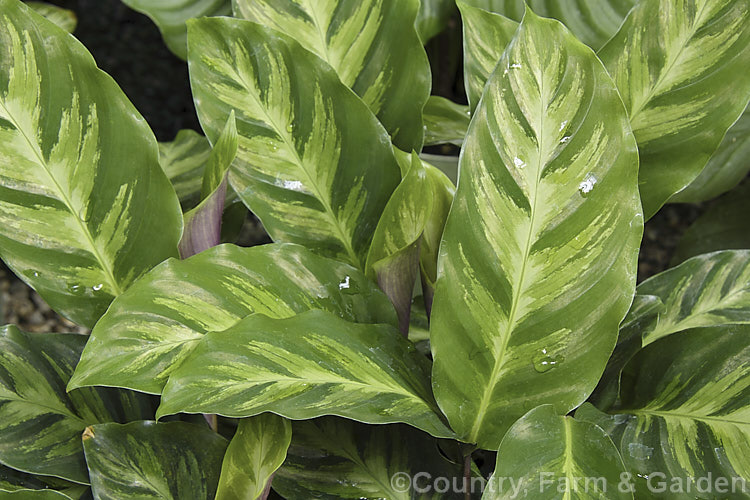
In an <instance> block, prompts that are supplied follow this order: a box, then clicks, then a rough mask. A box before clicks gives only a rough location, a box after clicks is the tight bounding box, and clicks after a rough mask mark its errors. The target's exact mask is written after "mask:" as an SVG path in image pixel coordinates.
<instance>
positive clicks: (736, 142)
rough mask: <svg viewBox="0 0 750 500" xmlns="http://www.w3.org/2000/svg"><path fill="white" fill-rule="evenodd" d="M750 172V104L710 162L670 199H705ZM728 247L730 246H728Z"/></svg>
mask: <svg viewBox="0 0 750 500" xmlns="http://www.w3.org/2000/svg"><path fill="white" fill-rule="evenodd" d="M748 172H750V107H748V108H746V109H745V112H744V113H743V114H742V116H741V117H740V119H739V120H738V121H737V122H736V123H735V124H734V125H732V128H730V129H729V131H728V132H727V135H726V136H724V140H723V141H721V144H720V145H719V149H717V150H716V152H715V153H714V154H713V156H711V159H710V160H709V161H708V165H706V167H705V168H704V169H703V171H702V172H701V173H700V175H698V177H697V178H696V179H695V180H694V181H693V182H692V183H691V184H690V185H689V186H688V187H686V188H685V189H684V190H682V191H680V192H679V193H677V194H676V195H674V196H673V197H672V198H670V200H669V201H673V202H693V203H697V202H701V201H706V200H710V199H712V198H716V197H717V196H719V195H721V194H724V193H726V192H727V191H729V190H730V189H732V188H734V187H735V186H736V185H737V184H739V183H740V182H742V180H743V179H744V178H745V177H747V173H748ZM724 248H728V247H724Z"/></svg>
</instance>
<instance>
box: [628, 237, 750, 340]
mask: <svg viewBox="0 0 750 500" xmlns="http://www.w3.org/2000/svg"><path fill="white" fill-rule="evenodd" d="M638 294H640V295H655V296H657V297H659V298H660V299H661V301H662V302H663V303H664V306H665V307H664V311H662V312H661V314H659V317H658V320H657V322H656V324H655V325H653V326H652V327H650V328H648V329H647V330H645V331H643V345H644V346H645V345H648V344H650V343H652V342H654V341H656V340H658V339H660V338H662V337H666V336H667V335H671V334H673V333H676V332H681V331H683V330H688V329H690V328H696V327H700V326H719V325H735V324H748V323H750V250H727V251H722V252H715V253H710V254H705V255H699V256H697V257H693V258H692V259H689V260H688V261H686V262H684V263H683V264H680V265H679V266H677V267H675V268H672V269H669V270H668V271H665V272H663V273H660V274H657V275H656V276H654V277H652V278H649V279H648V280H646V281H644V282H643V283H641V284H640V285H638Z"/></svg>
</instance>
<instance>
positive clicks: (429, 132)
mask: <svg viewBox="0 0 750 500" xmlns="http://www.w3.org/2000/svg"><path fill="white" fill-rule="evenodd" d="M470 116H471V112H470V111H469V107H468V106H463V105H461V104H456V103H455V102H451V101H449V100H448V99H446V98H444V97H438V96H434V95H431V96H430V99H429V100H428V101H427V104H426V105H425V108H424V126H425V138H424V142H425V145H426V146H430V145H435V144H446V143H450V144H456V145H458V146H460V145H461V144H463V142H464V137H465V136H466V131H467V130H468V128H469V119H470Z"/></svg>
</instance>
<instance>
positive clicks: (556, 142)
mask: <svg viewBox="0 0 750 500" xmlns="http://www.w3.org/2000/svg"><path fill="white" fill-rule="evenodd" d="M636 173H637V153H636V147H635V140H634V138H633V136H632V133H631V131H630V128H629V125H628V120H627V115H626V113H625V109H624V107H623V105H622V102H621V100H620V98H619V96H618V94H617V91H616V89H615V87H614V83H613V82H612V80H611V78H610V77H609V75H608V74H607V72H606V70H605V69H604V67H603V66H602V64H601V63H600V62H599V60H598V59H597V58H596V56H595V55H594V53H593V52H592V51H591V50H590V49H589V48H588V47H586V46H585V45H583V44H582V43H580V42H579V41H578V40H576V39H575V37H573V35H571V34H570V33H569V32H568V31H567V30H566V29H565V28H564V27H563V26H562V25H561V24H560V23H558V22H556V21H550V20H544V19H541V18H538V17H536V16H535V15H534V14H533V13H531V12H530V11H528V12H527V14H526V17H525V18H524V22H523V23H522V25H521V27H520V29H519V31H518V32H517V34H516V35H515V37H514V38H513V40H512V41H511V43H510V45H509V46H508V49H507V50H506V51H505V53H504V54H503V57H502V59H500V62H499V63H498V66H497V69H496V70H495V72H494V74H493V76H492V77H491V78H490V81H489V82H488V83H487V86H486V88H485V92H484V95H483V97H482V101H481V103H480V106H479V107H478V108H477V111H476V113H475V114H474V117H473V119H472V124H471V126H470V128H469V133H468V136H467V140H466V142H465V144H464V149H463V152H462V156H461V168H460V176H461V178H460V181H459V188H458V190H457V192H456V198H455V201H454V203H453V206H452V208H451V212H450V215H449V216H448V222H447V224H446V229H445V233H444V236H443V241H442V245H441V250H440V251H441V259H440V262H439V272H438V276H439V278H438V281H437V289H436V294H435V303H434V306H433V314H432V323H431V336H432V337H431V342H432V353H433V357H434V359H435V364H434V368H433V386H434V389H435V394H436V397H437V400H438V402H439V404H440V406H441V408H442V409H443V411H444V412H445V413H446V415H447V416H448V419H449V421H450V422H451V424H452V426H453V428H454V429H455V430H456V431H457V432H458V434H459V435H460V436H461V437H462V439H464V440H467V441H470V442H478V443H479V445H480V447H483V448H490V449H494V448H497V446H498V445H499V443H500V440H501V438H502V436H503V435H504V434H505V431H507V429H508V428H509V427H510V425H511V424H512V423H513V422H514V421H515V420H516V419H517V418H519V417H520V416H522V415H523V414H524V413H525V412H526V411H527V410H528V408H529V406H537V405H540V404H548V403H551V404H554V405H555V408H556V410H557V411H559V412H561V413H565V412H567V411H569V410H571V409H573V408H575V407H576V406H578V405H579V404H581V403H582V402H583V401H585V399H586V398H587V397H588V395H589V394H590V393H591V391H592V390H593V389H594V387H595V386H596V383H597V381H598V380H599V377H600V376H601V374H602V372H603V370H604V367H605V364H606V362H607V358H608V357H609V355H610V354H611V352H612V349H613V348H614V345H615V341H616V337H617V329H618V325H619V324H620V321H621V320H622V319H623V317H624V316H625V313H626V312H627V309H628V307H629V305H630V302H631V300H632V296H633V291H634V288H635V270H636V259H637V253H638V243H639V241H640V237H641V234H642V223H643V218H642V215H641V211H640V202H639V199H638V192H637V183H636ZM466 366H471V367H472V370H470V371H467V370H464V369H462V368H461V367H466Z"/></svg>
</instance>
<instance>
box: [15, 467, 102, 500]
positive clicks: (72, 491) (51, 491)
mask: <svg viewBox="0 0 750 500" xmlns="http://www.w3.org/2000/svg"><path fill="white" fill-rule="evenodd" d="M88 489H89V488H88V486H83V485H79V484H75V483H70V482H68V481H63V480H62V479H57V478H54V477H40V476H35V475H32V474H26V473H25V472H20V471H17V470H14V469H11V468H10V467H5V466H4V465H2V464H0V499H2V500H5V499H6V498H10V499H19V500H36V499H47V498H51V499H54V498H58V499H59V498H73V499H78V498H81V497H82V496H83V494H84V493H86V491H87V490H88Z"/></svg>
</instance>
